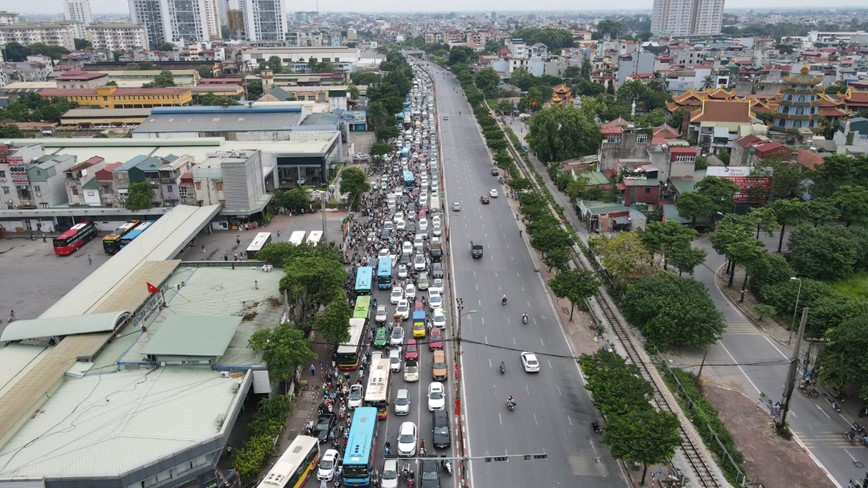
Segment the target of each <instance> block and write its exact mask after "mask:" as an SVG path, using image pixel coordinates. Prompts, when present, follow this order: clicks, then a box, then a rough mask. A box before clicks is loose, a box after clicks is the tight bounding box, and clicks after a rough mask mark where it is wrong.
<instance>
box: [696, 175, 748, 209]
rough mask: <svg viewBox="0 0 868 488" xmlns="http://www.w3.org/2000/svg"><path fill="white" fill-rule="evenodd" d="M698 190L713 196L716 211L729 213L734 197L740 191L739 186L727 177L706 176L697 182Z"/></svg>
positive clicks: (702, 193) (700, 192) (710, 196)
mask: <svg viewBox="0 0 868 488" xmlns="http://www.w3.org/2000/svg"><path fill="white" fill-rule="evenodd" d="M696 191H697V192H698V193H699V194H701V195H705V196H707V197H709V198H711V201H712V202H714V207H715V210H716V211H718V212H720V213H728V212H730V211H731V210H732V205H733V201H732V198H733V197H734V196H735V194H736V192H738V186H737V185H736V184H735V183H733V182H732V181H730V180H729V179H727V178H719V177H717V176H706V177H705V178H703V179H702V180H701V181H700V182H699V183H697V184H696Z"/></svg>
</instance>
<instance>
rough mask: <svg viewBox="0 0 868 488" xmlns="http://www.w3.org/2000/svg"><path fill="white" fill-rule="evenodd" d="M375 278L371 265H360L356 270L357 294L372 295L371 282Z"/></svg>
mask: <svg viewBox="0 0 868 488" xmlns="http://www.w3.org/2000/svg"><path fill="white" fill-rule="evenodd" d="M373 280H374V268H372V267H370V266H360V267H359V269H357V270H356V288H355V289H356V294H358V295H370V294H371V282H372V281H373Z"/></svg>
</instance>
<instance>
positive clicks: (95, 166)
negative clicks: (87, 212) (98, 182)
mask: <svg viewBox="0 0 868 488" xmlns="http://www.w3.org/2000/svg"><path fill="white" fill-rule="evenodd" d="M105 164H106V161H105V158H102V157H100V156H94V157H92V158H89V159H88V160H87V161H84V162H82V163H78V164H76V165H75V166H73V167H71V168H69V169H67V170H65V171H64V172H63V173H64V174H65V175H66V199H67V201H68V202H69V205H70V206H72V205H90V206H96V207H98V206H99V198H96V199H87V198H85V190H84V187H85V185H87V184H88V183H90V181H91V180H93V179H95V178H96V173H97V171H99V170H101V169H103V168H104V167H105Z"/></svg>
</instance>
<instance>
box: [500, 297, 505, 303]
mask: <svg viewBox="0 0 868 488" xmlns="http://www.w3.org/2000/svg"><path fill="white" fill-rule="evenodd" d="M500 304H501V305H506V295H503V298H501V299H500Z"/></svg>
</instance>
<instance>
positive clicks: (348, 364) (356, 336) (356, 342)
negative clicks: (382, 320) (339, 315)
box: [335, 319, 367, 371]
mask: <svg viewBox="0 0 868 488" xmlns="http://www.w3.org/2000/svg"><path fill="white" fill-rule="evenodd" d="M366 322H367V320H365V319H350V340H348V341H347V342H344V343H341V344H338V350H337V351H336V352H335V361H337V363H338V369H340V370H341V371H354V370H357V369H359V362H360V360H361V358H362V341H363V340H364V338H365V323H366Z"/></svg>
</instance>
